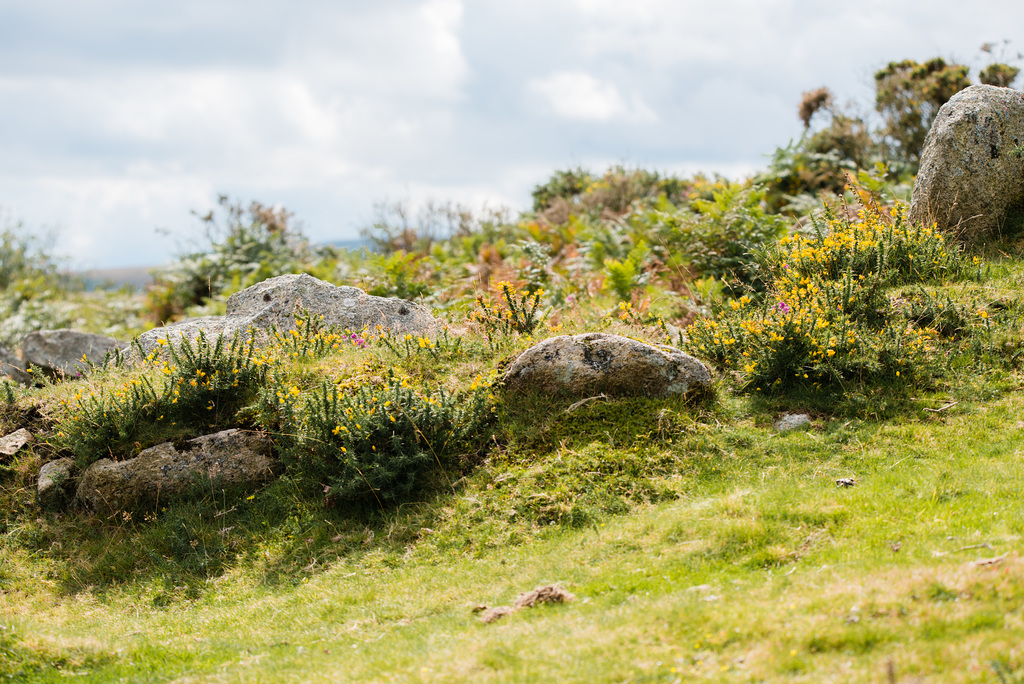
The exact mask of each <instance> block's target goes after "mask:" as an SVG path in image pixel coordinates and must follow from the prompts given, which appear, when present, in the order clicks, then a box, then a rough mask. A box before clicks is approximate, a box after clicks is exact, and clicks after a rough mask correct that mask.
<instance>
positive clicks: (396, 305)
mask: <svg viewBox="0 0 1024 684" xmlns="http://www.w3.org/2000/svg"><path fill="white" fill-rule="evenodd" d="M303 310H306V311H309V312H310V313H311V314H312V315H313V316H323V325H324V326H325V327H329V326H338V327H339V328H341V329H343V330H344V329H348V330H352V331H353V332H358V331H360V330H362V329H363V328H370V329H371V330H373V329H375V328H376V327H377V326H381V328H383V329H386V330H391V331H392V332H395V333H399V332H401V333H413V334H417V335H429V334H432V333H434V331H435V330H436V329H437V328H438V327H439V323H438V321H437V319H435V318H434V316H433V315H432V314H431V313H430V311H429V310H428V309H427V308H426V307H424V306H421V305H419V304H414V303H413V302H409V301H406V300H404V299H398V298H397V297H374V296H373V295H368V294H366V293H365V292H363V291H362V290H360V289H359V288H356V287H347V286H336V285H331V284H330V283H327V282H324V281H322V280H319V279H317V278H314V277H313V276H310V275H306V274H304V273H301V274H292V275H283V276H278V277H276V278H270V279H268V280H264V281H263V282H262V283H257V284H256V285H253V286H252V287H248V288H246V289H244V290H242V291H240V292H236V293H235V294H233V295H231V296H230V297H229V298H228V301H227V310H226V314H225V315H224V316H214V317H208V318H203V319H195V320H191V321H184V322H182V323H178V324H174V325H169V326H166V327H163V328H155V329H153V330H150V331H148V332H146V333H143V334H142V335H140V336H139V344H140V345H141V346H142V349H143V352H144V353H146V354H148V353H149V352H151V351H153V349H155V348H156V347H157V345H158V340H167V341H168V342H171V343H173V341H174V340H175V339H177V338H179V337H180V336H182V335H183V336H185V337H186V338H188V339H190V340H194V339H195V338H196V337H197V336H198V334H199V331H200V330H203V331H205V334H206V336H207V337H213V336H214V335H221V334H223V335H233V334H234V333H236V332H238V333H243V334H245V333H246V332H247V331H248V330H249V329H252V330H255V331H256V334H257V336H258V337H260V338H265V336H266V335H267V334H268V333H269V331H270V330H271V329H272V328H276V329H277V330H278V331H281V332H284V331H287V330H293V329H295V316H296V314H297V313H298V312H301V311H303Z"/></svg>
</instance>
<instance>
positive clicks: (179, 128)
mask: <svg viewBox="0 0 1024 684" xmlns="http://www.w3.org/2000/svg"><path fill="white" fill-rule="evenodd" d="M1021 24H1024V4H1022V3H1009V2H998V1H994V0H988V1H985V0H982V1H981V2H980V3H977V4H975V5H974V6H973V7H972V10H971V11H970V12H966V13H965V12H963V11H962V4H961V3H954V2H952V0H933V1H932V2H928V3H925V2H923V0H908V2H903V3H890V2H886V1H884V0H868V1H866V2H863V3H857V4H856V6H853V5H850V4H839V3H816V2H810V1H809V0H757V1H756V2H754V1H752V0H726V1H725V2H721V3H715V4H709V3H700V2H692V1H688V0H684V1H681V2H680V1H679V0H636V1H635V2H633V3H628V4H625V3H615V2H610V1H609V0H544V1H543V2H540V0H522V2H519V3H497V2H486V1H485V0H477V1H474V2H468V1H464V0H381V2H377V3H373V4H351V3H333V2H327V1H326V0H297V2H295V3H291V4H289V5H287V6H285V5H282V4H280V3H269V2H262V1H260V0H257V2H249V3H242V2H239V1H238V0H226V1H225V2H222V3H217V4H216V5H215V6H211V5H209V4H208V3H200V2H198V0H182V1H181V2H178V3H174V4H173V5H164V6H158V5H143V4H139V3H130V2H127V0H112V1H111V2H109V3H105V4H104V5H103V7H102V9H101V10H99V11H97V9H96V8H95V7H92V6H84V5H82V4H80V3H75V2H69V1H68V0H43V1H41V2H39V3H32V4H28V3H6V4H0V65H2V67H0V97H2V98H3V102H4V107H2V108H0V225H3V224H4V223H5V222H6V224H8V225H9V224H11V223H17V222H21V223H23V224H24V226H25V227H26V228H27V229H28V230H29V231H32V232H33V233H38V234H42V233H45V232H47V231H52V232H53V233H55V235H56V237H57V240H56V244H58V245H59V246H60V251H61V253H62V254H65V255H66V256H68V257H69V258H70V259H71V261H72V262H73V264H74V267H75V268H76V269H78V270H87V269H90V268H92V269H103V268H117V267H126V266H132V265H134V264H138V263H165V262H166V261H168V260H169V259H171V258H172V255H173V254H174V252H175V251H176V247H175V245H176V244H178V243H180V242H182V241H188V240H189V238H190V237H192V236H194V235H196V234H197V233H198V232H199V230H200V226H199V225H198V222H197V221H196V220H195V219H194V217H193V216H192V215H191V213H190V212H191V211H192V210H195V211H199V212H205V211H206V210H208V209H210V208H212V207H215V206H216V202H217V197H218V195H220V194H226V195H229V196H230V197H231V198H232V199H234V200H238V201H242V202H243V203H247V202H249V201H251V200H258V201H260V202H262V203H264V204H268V205H282V206H285V207H287V208H288V209H289V210H290V211H292V212H293V213H294V215H295V217H296V219H298V220H299V221H301V222H302V223H303V225H304V226H305V231H306V234H307V235H308V236H309V238H310V239H311V240H313V241H315V242H327V241H334V240H351V239H355V238H356V237H357V235H358V231H359V229H360V228H361V227H364V226H366V225H368V224H370V223H371V222H372V220H373V216H374V205H375V204H377V203H380V202H389V201H390V202H394V201H399V200H401V201H407V202H408V203H410V204H411V205H412V206H414V207H416V206H422V205H423V204H424V203H426V202H428V201H431V200H432V201H435V202H446V201H452V202H454V203H458V204H461V205H464V206H468V207H473V208H480V207H483V206H490V207H495V206H506V207H509V208H511V209H512V210H513V211H522V210H524V209H528V208H529V206H530V191H531V190H532V188H533V187H534V186H535V185H537V184H540V183H543V182H545V181H546V180H547V179H548V178H549V177H550V175H551V174H552V173H553V172H554V171H556V170H558V169H567V168H573V167H577V166H583V167H585V168H589V169H591V170H593V171H595V172H601V171H603V170H605V169H606V168H608V167H610V166H613V165H616V164H625V165H627V166H630V167H638V168H646V169H651V170H656V171H659V172H662V173H670V174H677V175H692V174H693V173H696V172H705V173H709V174H713V173H720V174H722V175H724V176H727V177H730V178H740V177H744V176H746V175H749V174H750V173H753V172H754V171H756V170H757V169H760V168H763V167H764V166H766V165H767V163H768V160H769V159H770V156H771V154H772V153H773V152H774V150H775V149H776V148H778V147H780V146H784V145H786V144H787V143H788V142H789V141H791V140H794V139H797V138H799V136H800V134H801V132H802V126H801V123H800V121H799V119H798V117H797V114H796V112H797V106H798V103H799V100H800V96H801V94H802V93H803V92H805V91H808V90H812V89H814V88H818V87H821V86H826V87H828V88H830V89H831V90H832V91H833V92H834V93H835V96H836V99H837V101H840V102H854V103H856V104H857V105H858V106H859V107H860V108H861V110H862V111H864V113H867V114H870V112H871V106H872V98H873V78H872V75H873V73H874V72H875V71H876V70H877V69H879V68H881V67H883V66H885V64H886V63H888V62H889V61H894V60H901V59H907V58H909V59H917V60H925V59H929V58H931V57H935V56H941V57H944V58H946V59H948V60H953V61H958V62H960V63H963V64H967V65H969V66H970V67H971V68H972V76H975V77H976V74H977V70H978V68H979V67H981V66H983V65H985V64H987V63H989V62H991V61H993V60H1001V61H1007V62H1009V63H1011V64H1017V65H1021V62H1022V58H1021V56H1020V54H1019V51H1020V50H1021V49H1024V45H1018V44H1016V43H1013V42H1010V41H1006V40H1005V39H1007V38H1008V36H1007V35H1006V34H1007V32H1008V31H1007V28H1006V27H1009V26H1018V25H1021ZM271 37H272V39H268V38H271ZM983 43H992V44H994V45H993V47H992V49H991V50H990V51H989V52H988V53H986V52H983V51H982V50H981V46H982V44H983ZM1015 85H1016V86H1017V87H1020V85H1019V84H1015Z"/></svg>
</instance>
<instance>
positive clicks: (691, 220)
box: [635, 183, 786, 295]
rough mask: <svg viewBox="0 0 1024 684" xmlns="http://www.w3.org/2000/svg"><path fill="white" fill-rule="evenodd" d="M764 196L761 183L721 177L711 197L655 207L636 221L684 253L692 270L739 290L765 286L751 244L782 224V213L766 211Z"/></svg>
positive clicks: (675, 252) (766, 239)
mask: <svg viewBox="0 0 1024 684" xmlns="http://www.w3.org/2000/svg"><path fill="white" fill-rule="evenodd" d="M763 200H764V191H763V190H761V189H759V188H756V187H752V186H750V185H749V184H741V183H722V184H718V185H716V187H715V189H713V190H712V192H711V198H710V199H695V200H693V201H692V202H691V203H690V207H691V209H690V210H679V211H658V210H653V211H651V212H647V213H645V214H641V215H639V216H637V217H636V219H635V221H636V222H637V223H647V224H648V225H651V226H653V227H652V228H651V230H654V231H656V232H657V234H658V235H659V236H660V237H661V239H662V240H663V242H664V244H665V245H666V246H667V247H668V250H669V253H670V254H671V255H672V256H673V257H674V258H678V259H682V260H683V262H684V263H685V264H686V266H687V267H688V268H689V270H690V271H691V272H692V274H693V275H694V276H696V277H706V276H712V277H714V278H716V279H717V280H721V281H723V282H724V283H725V284H726V287H727V289H728V290H729V291H730V292H732V293H734V294H737V295H738V294H740V293H741V292H744V291H746V290H748V289H751V288H753V289H756V290H762V289H764V282H763V277H762V274H761V273H760V271H759V269H758V263H757V259H756V258H755V250H756V249H758V248H763V247H764V246H766V245H767V244H770V243H771V242H773V241H774V240H775V239H776V238H778V237H779V235H781V234H782V233H783V231H784V230H785V225H786V222H785V219H783V218H781V217H779V216H776V215H772V214H769V213H768V212H767V211H766V209H765V207H764V205H763Z"/></svg>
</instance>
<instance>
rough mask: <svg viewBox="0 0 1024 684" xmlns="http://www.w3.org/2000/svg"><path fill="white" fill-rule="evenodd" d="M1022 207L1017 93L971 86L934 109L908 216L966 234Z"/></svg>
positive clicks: (972, 235) (1022, 112)
mask: <svg viewBox="0 0 1024 684" xmlns="http://www.w3.org/2000/svg"><path fill="white" fill-rule="evenodd" d="M1020 210H1024V93H1022V92H1020V91H1017V90H1012V89H1010V88H998V87H996V86H990V85H976V86H971V87H969V88H965V89H964V90H961V91H960V92H959V93H957V94H956V95H954V96H953V97H952V98H950V100H949V101H948V102H946V104H944V105H942V108H941V109H939V113H938V115H937V116H936V117H935V122H934V123H933V124H932V128H931V130H930V131H928V137H927V138H926V139H925V144H924V151H923V152H922V154H921V167H920V170H919V171H918V174H917V181H916V182H915V183H914V193H913V196H912V199H911V202H910V216H909V218H910V220H911V221H914V222H922V223H925V224H927V225H931V223H932V222H935V223H937V224H938V228H939V230H940V231H943V232H946V233H952V234H955V235H956V236H958V237H963V238H965V239H968V240H972V239H977V238H980V237H983V236H986V235H992V234H996V233H998V232H999V230H1000V228H1001V226H1002V224H1003V222H1004V220H1005V219H1006V217H1007V215H1008V213H1013V212H1017V211H1020Z"/></svg>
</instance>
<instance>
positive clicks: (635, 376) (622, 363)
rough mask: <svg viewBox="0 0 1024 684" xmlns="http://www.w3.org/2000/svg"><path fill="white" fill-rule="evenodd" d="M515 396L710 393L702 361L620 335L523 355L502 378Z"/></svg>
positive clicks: (560, 340) (565, 342) (549, 342)
mask: <svg viewBox="0 0 1024 684" xmlns="http://www.w3.org/2000/svg"><path fill="white" fill-rule="evenodd" d="M503 382H504V384H505V387H506V388H508V389H510V390H513V391H521V392H540V393H544V394H561V395H570V396H590V395H595V394H599V393H603V394H608V395H610V396H649V397H668V396H672V395H682V394H686V393H688V392H690V391H692V390H698V391H700V390H707V389H710V387H711V374H710V373H709V372H708V369H707V367H705V366H704V364H702V363H701V362H700V361H698V360H697V359H695V358H693V357H692V356H689V355H687V354H684V353H682V352H681V351H679V350H677V349H673V348H672V347H668V346H660V345H659V346H653V345H650V344H645V343H643V342H639V341H637V340H632V339H630V338H628V337H621V336H619V335H610V334H606V333H586V334H584V335H572V336H570V335H559V336H558V337H552V338H549V339H546V340H544V341H543V342H540V343H539V344H536V345H534V346H533V347H530V348H529V349H527V350H526V351H524V352H523V353H522V354H520V355H519V356H518V357H516V359H515V360H514V361H513V362H512V364H511V365H510V366H509V368H508V370H507V371H506V372H505V375H504V377H503Z"/></svg>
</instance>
